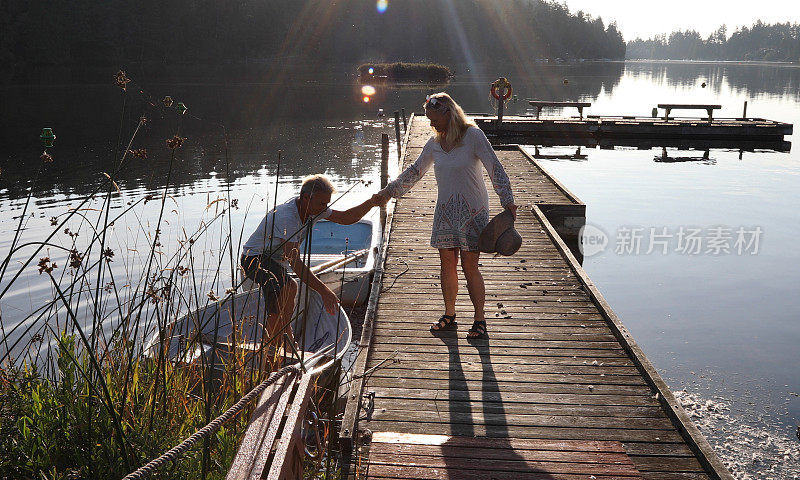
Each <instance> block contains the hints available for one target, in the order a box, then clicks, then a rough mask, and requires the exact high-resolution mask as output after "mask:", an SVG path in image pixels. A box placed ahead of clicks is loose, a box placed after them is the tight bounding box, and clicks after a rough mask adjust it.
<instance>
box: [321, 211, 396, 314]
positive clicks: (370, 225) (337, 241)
mask: <svg viewBox="0 0 800 480" xmlns="http://www.w3.org/2000/svg"><path fill="white" fill-rule="evenodd" d="M380 242H381V225H380V211H379V210H378V209H374V210H373V211H372V212H371V214H369V215H367V216H365V217H364V218H362V219H361V220H359V221H358V222H356V223H354V224H352V225H339V224H338V223H333V222H329V221H327V220H320V221H319V222H317V223H315V224H314V231H313V233H312V236H311V259H310V266H311V267H314V266H318V265H320V264H323V263H325V262H330V261H332V260H335V259H337V258H344V256H345V252H347V253H352V252H355V251H361V250H366V251H367V254H366V255H364V256H362V257H360V258H358V259H357V260H356V261H354V262H351V263H348V264H346V265H344V266H342V267H340V268H337V269H334V270H330V271H327V272H324V273H321V274H318V276H319V277H320V280H322V281H323V282H324V283H325V284H326V285H328V287H329V288H330V289H331V290H333V291H334V292H337V294H338V295H339V298H340V300H341V302H342V304H343V305H347V306H354V305H363V304H364V303H366V301H367V299H369V292H370V284H371V282H372V274H373V272H374V271H375V256H376V255H377V252H378V245H380ZM339 291H341V292H339Z"/></svg>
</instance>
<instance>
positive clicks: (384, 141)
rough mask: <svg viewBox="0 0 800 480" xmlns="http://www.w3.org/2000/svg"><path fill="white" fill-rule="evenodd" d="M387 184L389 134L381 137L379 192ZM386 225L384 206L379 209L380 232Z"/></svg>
mask: <svg viewBox="0 0 800 480" xmlns="http://www.w3.org/2000/svg"><path fill="white" fill-rule="evenodd" d="M388 184H389V134H388V133H384V134H382V135H381V190H383V189H384V188H386V185H388ZM385 225H386V205H384V206H382V207H381V231H383V227H384V226H385Z"/></svg>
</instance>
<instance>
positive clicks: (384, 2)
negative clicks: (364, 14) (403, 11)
mask: <svg viewBox="0 0 800 480" xmlns="http://www.w3.org/2000/svg"><path fill="white" fill-rule="evenodd" d="M375 8H377V9H378V13H383V12H385V11H386V9H387V8H389V0H378V3H377V5H375Z"/></svg>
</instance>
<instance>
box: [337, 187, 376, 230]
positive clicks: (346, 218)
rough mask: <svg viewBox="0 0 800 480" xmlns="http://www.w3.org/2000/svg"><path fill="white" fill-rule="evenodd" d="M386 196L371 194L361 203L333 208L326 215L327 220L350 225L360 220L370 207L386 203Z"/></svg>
mask: <svg viewBox="0 0 800 480" xmlns="http://www.w3.org/2000/svg"><path fill="white" fill-rule="evenodd" d="M387 200H388V198H385V199H384V197H382V196H380V195H378V194H377V193H376V194H375V195H373V196H372V198H370V199H369V200H367V201H365V202H364V203H362V204H361V205H358V206H355V207H353V208H350V209H347V210H344V211H339V210H333V211H332V212H331V214H330V216H329V217H328V220H330V221H331V222H334V223H339V224H341V225H352V224H354V223H356V222H357V221H359V220H361V218H362V217H364V215H366V214H367V212H369V211H370V209H372V207H378V206H380V205H386V201H387Z"/></svg>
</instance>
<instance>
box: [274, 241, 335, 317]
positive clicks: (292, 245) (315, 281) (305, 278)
mask: <svg viewBox="0 0 800 480" xmlns="http://www.w3.org/2000/svg"><path fill="white" fill-rule="evenodd" d="M283 255H284V257H286V260H288V262H289V265H290V266H291V267H292V270H294V273H296V274H297V276H298V278H299V279H300V281H301V282H303V283H305V284H306V285H308V287H309V288H311V289H312V290H314V291H316V292H317V293H319V294H320V295H321V296H322V303H323V305H325V311H326V312H328V313H330V314H331V315H333V314H335V313H336V311H337V310H338V308H339V298H338V297H336V294H335V293H333V291H331V289H330V288H328V286H327V285H325V284H324V283H322V280H320V279H319V278H318V277H317V276H316V275H314V273H313V272H312V271H311V269H309V268H308V266H307V265H306V264H305V263H304V262H303V260H302V259H301V258H300V246H299V244H298V243H297V242H287V243H285V244H284V245H283Z"/></svg>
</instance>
